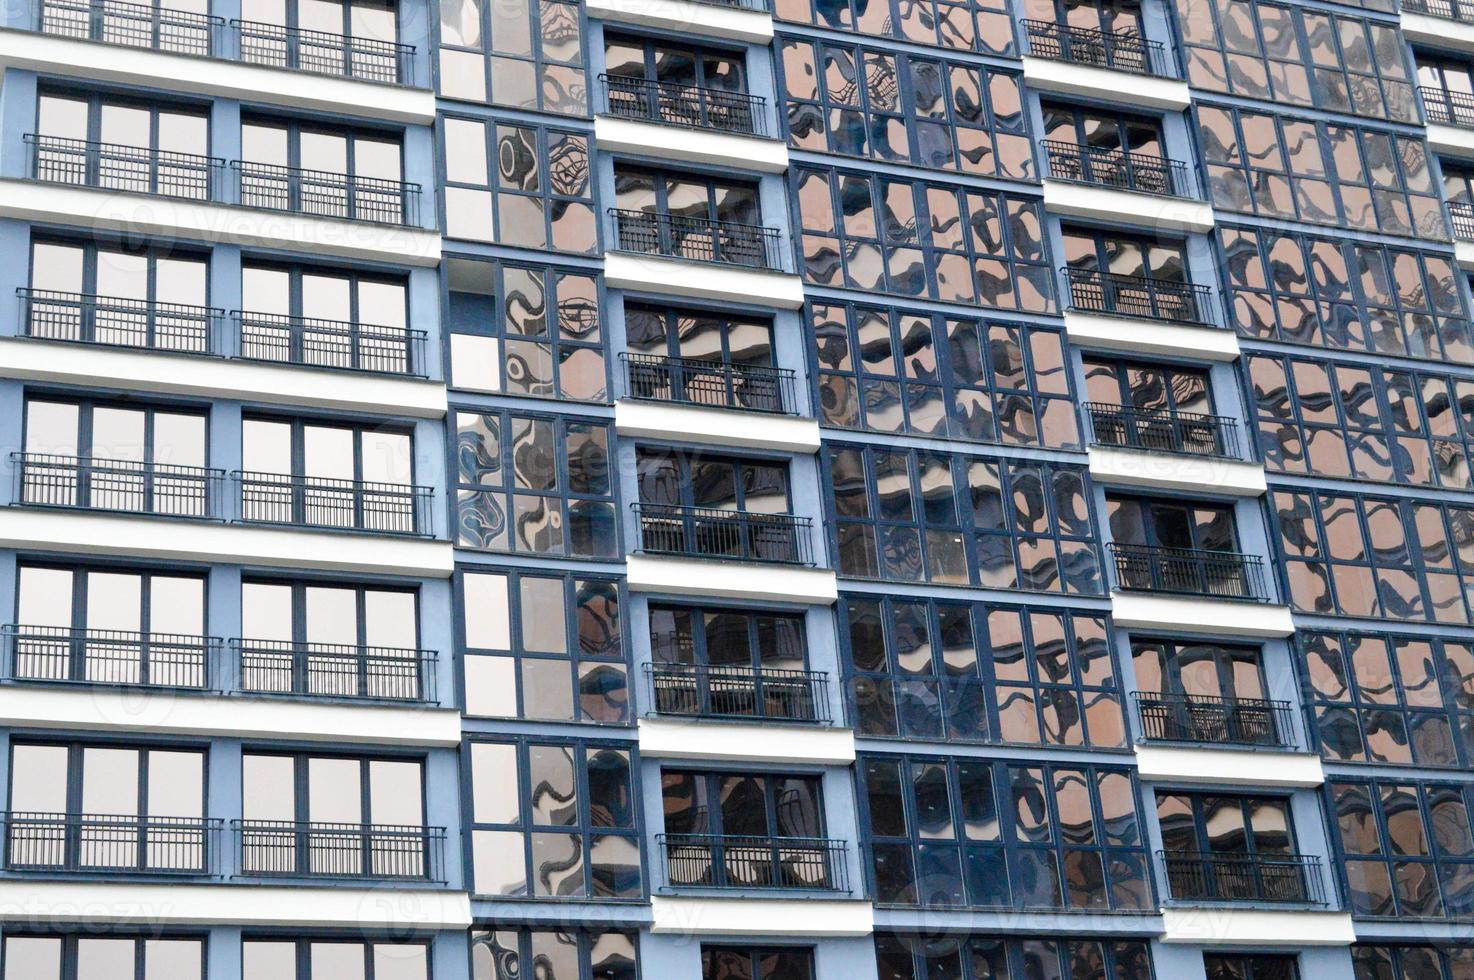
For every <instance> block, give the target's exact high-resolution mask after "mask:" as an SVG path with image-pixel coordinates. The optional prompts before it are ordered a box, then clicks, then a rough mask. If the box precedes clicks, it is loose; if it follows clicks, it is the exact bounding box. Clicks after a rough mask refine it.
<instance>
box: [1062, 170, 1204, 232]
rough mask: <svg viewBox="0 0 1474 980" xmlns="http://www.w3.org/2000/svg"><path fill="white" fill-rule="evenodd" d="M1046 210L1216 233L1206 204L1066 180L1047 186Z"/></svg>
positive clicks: (1173, 228) (1155, 226)
mask: <svg viewBox="0 0 1474 980" xmlns="http://www.w3.org/2000/svg"><path fill="white" fill-rule="evenodd" d="M1044 208H1045V210H1046V211H1049V212H1050V213H1051V214H1061V215H1065V216H1066V217H1071V218H1095V219H1097V220H1100V221H1112V222H1117V223H1126V224H1133V225H1145V226H1147V227H1149V228H1163V229H1168V230H1171V231H1195V232H1209V231H1212V230H1213V207H1212V205H1210V204H1208V203H1207V202H1205V201H1193V200H1189V199H1187V198H1182V197H1166V196H1163V195H1159V194H1142V193H1137V192H1135V191H1125V190H1118V189H1116V188H1113V187H1095V186H1092V185H1090V184H1075V183H1071V182H1069V181H1064V180H1046V181H1045V182H1044Z"/></svg>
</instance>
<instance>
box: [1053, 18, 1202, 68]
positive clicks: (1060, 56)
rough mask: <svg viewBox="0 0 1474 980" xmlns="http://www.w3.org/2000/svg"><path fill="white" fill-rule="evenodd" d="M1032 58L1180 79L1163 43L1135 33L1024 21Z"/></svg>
mask: <svg viewBox="0 0 1474 980" xmlns="http://www.w3.org/2000/svg"><path fill="white" fill-rule="evenodd" d="M1024 32H1025V34H1026V35H1027V36H1028V42H1029V54H1031V55H1034V56H1036V57H1039V58H1048V59H1051V60H1053V61H1068V62H1071V63H1072V64H1077V65H1088V66H1091V67H1096V68H1110V69H1113V70H1115V71H1124V72H1130V73H1132V74H1134V75H1155V76H1158V77H1161V78H1178V77H1180V74H1179V70H1178V68H1177V65H1176V64H1175V63H1174V61H1173V59H1171V58H1170V57H1169V55H1168V52H1167V48H1166V46H1165V45H1164V44H1162V43H1161V42H1160V41H1148V40H1146V39H1145V38H1143V37H1142V36H1141V35H1140V34H1139V33H1137V32H1136V31H1115V32H1109V33H1108V32H1106V31H1100V30H1092V29H1090V28H1086V27H1072V26H1070V25H1068V24H1059V23H1055V22H1053V21H1045V20H1029V19H1025V20H1024Z"/></svg>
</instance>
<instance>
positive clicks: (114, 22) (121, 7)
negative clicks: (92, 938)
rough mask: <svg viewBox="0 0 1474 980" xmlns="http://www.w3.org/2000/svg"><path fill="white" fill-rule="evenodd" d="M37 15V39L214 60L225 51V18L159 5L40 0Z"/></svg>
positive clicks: (104, 0) (108, 0)
mask: <svg viewBox="0 0 1474 980" xmlns="http://www.w3.org/2000/svg"><path fill="white" fill-rule="evenodd" d="M36 13H37V16H36V29H37V30H38V31H40V32H41V33H42V34H54V35H57V36H59V37H70V38H75V39H77V40H82V41H103V42H106V43H108V44H122V45H127V46H128V47H134V48H152V49H153V50H155V51H170V52H173V53H175V54H192V55H200V56H202V57H210V56H217V57H218V56H220V55H222V54H223V53H224V48H225V44H224V43H223V35H224V33H225V20H224V18H222V17H212V16H210V15H208V14H197V13H191V12H190V11H186V10H177V9H173V8H170V7H166V6H164V5H163V4H154V3H122V2H120V0H41V2H40V4H39V5H38V9H37V12H36Z"/></svg>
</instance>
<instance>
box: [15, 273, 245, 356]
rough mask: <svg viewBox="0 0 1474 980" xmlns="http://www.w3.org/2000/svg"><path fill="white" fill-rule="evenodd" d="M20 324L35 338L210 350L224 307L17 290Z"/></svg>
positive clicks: (196, 350)
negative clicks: (219, 308) (19, 305)
mask: <svg viewBox="0 0 1474 980" xmlns="http://www.w3.org/2000/svg"><path fill="white" fill-rule="evenodd" d="M16 295H18V296H19V297H20V301H21V329H22V331H23V333H24V335H25V336H27V337H34V338H36V339H38V340H65V341H71V342H74V343H82V344H97V345H101V346H113V347H144V348H148V349H150V350H167V351H177V352H182V353H189V354H210V353H214V351H215V334H216V332H217V327H218V324H219V322H220V320H221V318H222V317H223V316H224V311H223V310H218V309H214V308H211V307H207V306H190V305H187V304H184V303H160V302H156V301H152V300H141V299H129V298H126V297H120V296H96V295H93V294H91V293H70V292H60V291H57V290H51V289H26V288H24V287H23V288H21V289H17V290H16Z"/></svg>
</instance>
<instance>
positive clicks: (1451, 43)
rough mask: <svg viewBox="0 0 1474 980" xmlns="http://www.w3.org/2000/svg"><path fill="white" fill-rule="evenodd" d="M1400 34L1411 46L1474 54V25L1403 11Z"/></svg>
mask: <svg viewBox="0 0 1474 980" xmlns="http://www.w3.org/2000/svg"><path fill="white" fill-rule="evenodd" d="M1402 34H1403V36H1404V37H1406V38H1407V39H1408V40H1409V41H1410V42H1412V43H1413V44H1426V45H1428V46H1430V47H1434V48H1441V49H1443V50H1445V51H1463V52H1466V53H1471V54H1474V24H1465V23H1461V22H1460V21H1456V20H1445V19H1443V18H1441V17H1430V16H1428V15H1427V14H1414V13H1410V12H1408V11H1407V10H1404V11H1403V12H1402Z"/></svg>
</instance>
